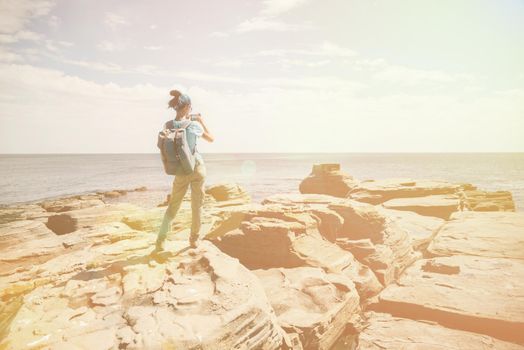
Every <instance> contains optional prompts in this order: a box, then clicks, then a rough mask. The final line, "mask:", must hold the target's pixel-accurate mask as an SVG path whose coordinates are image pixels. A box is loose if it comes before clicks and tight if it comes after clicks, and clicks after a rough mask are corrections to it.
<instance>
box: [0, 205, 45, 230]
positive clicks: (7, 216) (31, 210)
mask: <svg viewBox="0 0 524 350" xmlns="http://www.w3.org/2000/svg"><path fill="white" fill-rule="evenodd" d="M49 215H51V214H50V213H48V212H47V211H45V209H44V208H42V207H41V206H39V205H37V204H21V205H12V206H2V207H0V225H2V224H7V223H10V222H13V221H19V220H37V221H42V222H45V221H46V220H47V217H48V216H49Z"/></svg>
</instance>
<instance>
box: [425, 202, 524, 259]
mask: <svg viewBox="0 0 524 350" xmlns="http://www.w3.org/2000/svg"><path fill="white" fill-rule="evenodd" d="M428 252H429V253H431V254H432V255H435V256H449V255H478V256H485V257H500V258H513V259H524V213H514V212H488V213H483V212H473V211H463V212H457V213H454V214H453V215H452V216H451V219H450V221H448V222H447V223H446V224H445V225H444V226H443V227H442V228H441V229H440V230H439V231H438V233H437V235H436V236H435V238H434V239H433V241H431V243H430V244H429V246H428Z"/></svg>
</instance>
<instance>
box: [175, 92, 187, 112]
mask: <svg viewBox="0 0 524 350" xmlns="http://www.w3.org/2000/svg"><path fill="white" fill-rule="evenodd" d="M189 104H191V99H190V98H189V96H188V95H186V94H181V95H180V96H179V97H178V103H177V105H176V106H175V110H176V111H178V110H179V109H182V108H184V107H185V106H187V105H189Z"/></svg>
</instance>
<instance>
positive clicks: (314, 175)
mask: <svg viewBox="0 0 524 350" xmlns="http://www.w3.org/2000/svg"><path fill="white" fill-rule="evenodd" d="M356 185H357V182H356V181H355V180H354V179H353V177H352V176H350V175H348V174H346V173H344V172H342V171H341V170H340V164H314V165H313V169H312V171H311V173H310V174H309V175H308V177H306V178H305V179H304V180H302V181H301V182H300V185H299V190H300V193H318V194H327V195H330V196H335V197H342V198H344V197H347V195H348V193H349V192H350V191H351V190H352V189H353V188H354V187H355V186H356Z"/></svg>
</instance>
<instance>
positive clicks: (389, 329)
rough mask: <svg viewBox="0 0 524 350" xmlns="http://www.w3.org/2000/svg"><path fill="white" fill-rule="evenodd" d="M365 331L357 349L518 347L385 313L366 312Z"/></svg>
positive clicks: (501, 348)
mask: <svg viewBox="0 0 524 350" xmlns="http://www.w3.org/2000/svg"><path fill="white" fill-rule="evenodd" d="M364 315H365V317H366V319H367V326H366V328H365V329H364V330H363V331H362V332H361V333H360V334H359V336H358V346H357V350H371V349H376V350H380V349H405V350H408V349H413V350H415V349H425V350H426V349H427V350H448V349H461V350H478V349H500V350H503V349H504V350H517V349H522V346H520V345H517V344H513V343H509V342H505V341H501V340H498V339H495V338H491V337H488V336H486V335H482V334H476V333H471V332H466V331H461V330H456V329H450V328H446V327H442V326H441V325H439V324H438V323H436V322H429V321H424V320H410V319H406V318H400V317H394V316H391V315H390V314H386V313H378V312H373V311H369V312H366V313H365V314H364Z"/></svg>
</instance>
